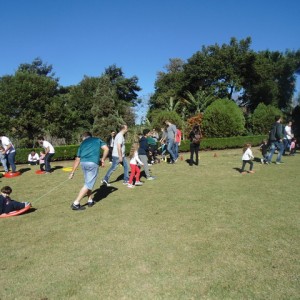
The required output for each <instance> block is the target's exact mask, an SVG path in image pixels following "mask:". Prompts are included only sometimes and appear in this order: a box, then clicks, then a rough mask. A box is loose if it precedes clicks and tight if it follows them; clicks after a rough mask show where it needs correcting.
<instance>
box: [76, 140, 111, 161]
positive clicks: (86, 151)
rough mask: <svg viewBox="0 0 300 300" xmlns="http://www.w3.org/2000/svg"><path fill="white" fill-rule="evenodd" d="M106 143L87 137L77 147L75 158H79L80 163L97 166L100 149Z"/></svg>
mask: <svg viewBox="0 0 300 300" xmlns="http://www.w3.org/2000/svg"><path fill="white" fill-rule="evenodd" d="M105 145H106V143H105V142H103V141H102V140H101V139H99V138H95V137H88V138H86V139H85V140H84V141H83V142H82V143H81V144H80V146H79V148H78V151H77V157H80V162H93V163H95V164H97V165H99V161H100V154H101V147H102V146H105Z"/></svg>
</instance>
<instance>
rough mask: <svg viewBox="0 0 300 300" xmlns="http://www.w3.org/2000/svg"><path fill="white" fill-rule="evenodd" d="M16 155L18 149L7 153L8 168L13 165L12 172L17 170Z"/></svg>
mask: <svg viewBox="0 0 300 300" xmlns="http://www.w3.org/2000/svg"><path fill="white" fill-rule="evenodd" d="M15 157H16V151H14V152H10V153H8V154H6V159H7V168H8V169H9V167H10V166H11V170H12V172H16V165H15Z"/></svg>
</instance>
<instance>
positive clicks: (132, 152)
mask: <svg viewBox="0 0 300 300" xmlns="http://www.w3.org/2000/svg"><path fill="white" fill-rule="evenodd" d="M139 146H140V144H139V143H138V142H134V143H133V144H132V145H131V149H130V153H129V157H130V158H133V156H134V153H135V152H136V151H138V149H139Z"/></svg>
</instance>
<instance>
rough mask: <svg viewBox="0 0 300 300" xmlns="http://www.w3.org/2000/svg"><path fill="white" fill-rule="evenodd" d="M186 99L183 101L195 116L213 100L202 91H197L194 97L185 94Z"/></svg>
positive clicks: (190, 94)
mask: <svg viewBox="0 0 300 300" xmlns="http://www.w3.org/2000/svg"><path fill="white" fill-rule="evenodd" d="M186 96H187V98H188V99H184V100H185V101H186V102H187V103H188V107H189V109H190V110H191V111H193V112H194V113H195V114H199V113H203V112H204V111H205V110H206V108H207V107H208V106H209V105H210V104H211V103H212V102H213V101H214V100H215V97H214V96H213V95H208V94H207V93H206V92H204V91H203V90H199V91H198V92H197V93H196V94H195V96H194V95H193V94H192V93H191V92H190V91H187V92H186Z"/></svg>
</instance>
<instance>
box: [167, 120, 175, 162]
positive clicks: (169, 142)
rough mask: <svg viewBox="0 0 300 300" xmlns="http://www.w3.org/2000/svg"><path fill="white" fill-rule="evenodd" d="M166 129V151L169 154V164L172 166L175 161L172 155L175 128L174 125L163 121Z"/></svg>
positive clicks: (173, 154)
mask: <svg viewBox="0 0 300 300" xmlns="http://www.w3.org/2000/svg"><path fill="white" fill-rule="evenodd" d="M165 123H166V125H167V126H168V127H167V150H168V152H169V154H170V164H174V163H175V161H176V160H177V158H176V155H175V153H174V149H175V136H176V131H177V128H176V126H175V125H174V124H172V123H171V122H170V121H168V120H166V121H165Z"/></svg>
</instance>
